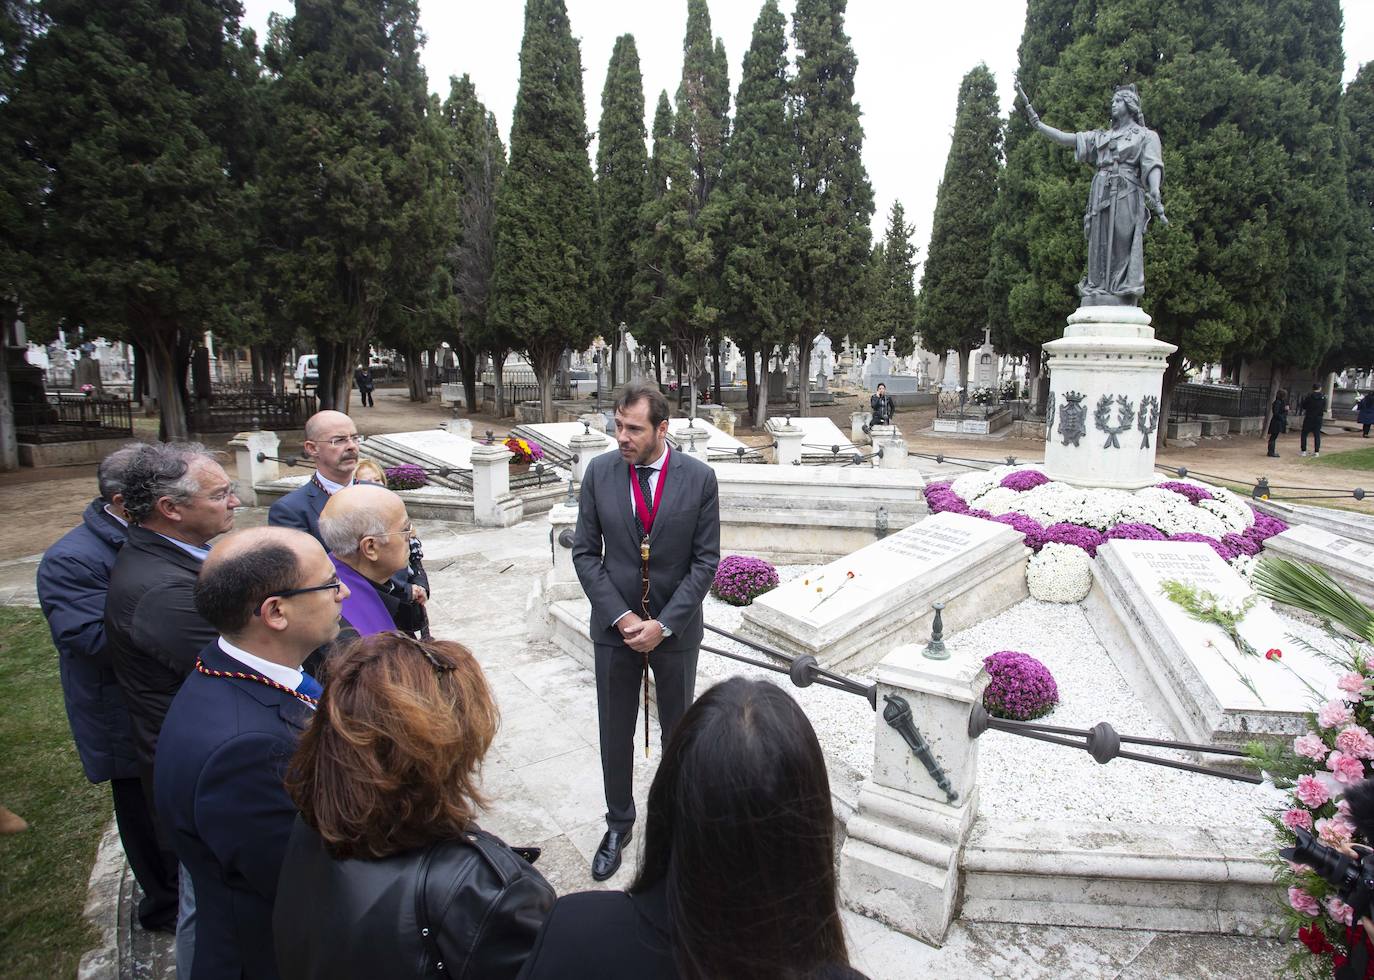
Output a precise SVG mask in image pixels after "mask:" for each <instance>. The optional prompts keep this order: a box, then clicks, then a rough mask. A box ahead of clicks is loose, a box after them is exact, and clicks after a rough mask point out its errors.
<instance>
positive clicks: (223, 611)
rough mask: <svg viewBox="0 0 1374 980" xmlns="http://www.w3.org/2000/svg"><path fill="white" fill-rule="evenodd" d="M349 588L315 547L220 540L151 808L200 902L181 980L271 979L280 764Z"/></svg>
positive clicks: (306, 539) (267, 537) (282, 798)
mask: <svg viewBox="0 0 1374 980" xmlns="http://www.w3.org/2000/svg"><path fill="white" fill-rule="evenodd" d="M347 595H348V587H347V586H346V585H344V584H343V583H341V582H340V581H339V579H338V576H337V575H335V573H334V565H333V563H332V562H330V560H329V556H328V555H327V554H326V553H325V551H324V548H323V547H321V546H320V543H319V542H318V541H316V540H315V539H314V538H312V537H310V536H309V535H307V534H304V533H303V532H300V531H295V530H289V529H286V528H273V527H264V528H252V529H249V530H245V531H239V532H236V533H234V534H230V535H228V536H227V537H225V538H224V539H223V540H221V541H220V542H218V543H217V544H216V546H215V550H214V551H213V552H212V553H211V555H210V557H208V558H207V559H206V560H205V564H204V567H203V568H202V569H201V573H200V578H199V579H198V581H197V582H196V608H197V609H198V610H200V613H201V615H202V616H204V617H205V618H206V619H207V620H208V621H209V622H210V623H211V624H213V625H214V626H215V628H216V629H218V630H219V631H220V636H219V639H218V640H216V641H215V642H213V643H211V644H210V645H209V646H207V647H205V649H204V650H202V651H201V652H200V656H199V658H198V660H197V663H196V667H195V671H194V672H193V673H192V674H191V676H190V677H188V678H187V679H186V683H184V684H183V685H182V686H181V690H180V691H178V692H177V696H176V699H175V700H174V701H173V702H172V707H171V709H170V710H169V711H168V712H167V718H166V721H165V722H164V723H163V726H162V738H161V739H160V740H159V742H158V751H157V764H156V769H155V773H154V782H155V797H156V801H157V811H158V815H159V817H160V819H161V820H162V822H163V826H164V827H165V828H166V829H167V831H168V833H169V834H170V835H171V838H172V846H173V847H174V848H175V850H176V853H177V857H178V859H179V860H180V861H181V863H182V865H183V866H184V867H185V868H186V869H187V871H188V872H189V873H190V875H191V881H192V885H193V887H194V890H195V895H196V916H197V918H196V943H195V955H194V959H193V961H192V964H191V970H190V977H191V980H220V978H223V980H238V978H240V977H245V978H258V977H264V978H273V977H276V976H277V966H276V960H275V957H274V954H273V948H274V947H273V941H272V905H273V902H274V901H275V899H276V893H277V876H278V874H279V873H280V871H281V864H282V857H283V855H284V853H285V850H286V842H287V838H288V837H290V835H291V824H292V822H293V821H294V819H295V815H296V808H295V806H294V805H293V804H292V803H291V799H290V797H289V796H287V793H286V788H285V785H284V782H283V780H284V776H285V772H286V766H287V763H288V761H289V760H290V758H291V754H292V752H294V751H295V747H296V739H297V737H298V735H299V733H300V732H301V731H302V730H303V729H304V728H305V725H306V723H307V721H308V720H309V718H310V715H311V713H312V712H313V711H314V709H315V705H316V702H317V699H318V697H319V694H320V689H319V684H318V683H317V682H316V681H315V680H314V678H312V677H311V676H310V675H309V674H304V673H302V671H301V669H300V665H301V664H302V663H303V662H304V661H305V659H306V657H308V656H309V655H310V653H311V651H313V650H314V649H315V648H316V647H319V646H321V645H322V644H325V643H328V642H329V641H330V640H332V639H333V638H334V636H335V635H336V634H337V633H338V629H339V604H340V603H341V602H342V600H343V599H344V598H345V597H347Z"/></svg>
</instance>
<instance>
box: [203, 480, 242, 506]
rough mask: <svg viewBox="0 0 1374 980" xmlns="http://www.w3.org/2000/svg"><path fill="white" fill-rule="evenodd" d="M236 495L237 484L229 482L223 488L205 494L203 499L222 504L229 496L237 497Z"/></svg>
mask: <svg viewBox="0 0 1374 980" xmlns="http://www.w3.org/2000/svg"><path fill="white" fill-rule="evenodd" d="M238 495H239V485H238V484H237V483H230V484H229V485H228V486H227V487H225V488H224V489H223V490H216V491H215V492H214V493H208V494H206V495H205V499H206V500H208V501H210V502H211V503H215V504H222V503H224V502H225V501H226V500H228V499H229V498H230V497H237V496H238Z"/></svg>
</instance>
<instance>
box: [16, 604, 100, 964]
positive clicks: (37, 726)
mask: <svg viewBox="0 0 1374 980" xmlns="http://www.w3.org/2000/svg"><path fill="white" fill-rule="evenodd" d="M0 703H3V704H4V706H5V709H4V711H3V712H0V758H2V759H3V760H4V762H3V765H0V803H3V804H4V805H5V806H7V807H9V808H10V809H11V810H13V811H14V812H15V813H17V814H19V815H20V816H21V817H23V818H24V819H25V820H27V821H28V822H29V829H28V830H26V831H24V832H23V833H19V834H11V835H7V836H3V837H0V950H3V952H0V976H3V977H72V976H75V975H76V965H77V962H78V961H79V960H80V958H81V954H82V953H84V952H85V951H86V950H88V949H90V948H91V947H92V946H94V945H95V944H96V942H97V941H98V939H99V937H98V935H97V934H96V932H95V930H93V929H91V928H90V926H89V925H88V924H87V923H86V921H85V919H83V918H82V916H81V912H82V908H83V906H84V905H85V903H86V883H87V880H88V879H89V877H90V873H91V864H92V863H93V862H94V861H95V851H96V846H97V845H98V844H99V842H100V834H101V831H102V829H103V828H104V826H105V823H106V822H107V821H108V820H109V819H110V815H111V813H112V812H113V805H112V804H111V802H110V790H109V787H108V786H107V785H105V784H101V785H99V786H92V785H91V784H90V783H88V782H87V781H86V777H85V775H84V774H83V773H82V771H81V762H80V760H79V759H78V758H77V755H76V746H75V745H74V744H73V742H72V735H71V730H70V729H69V728H68V727H67V712H66V709H65V708H64V707H63V704H62V687H61V685H60V683H59V682H58V677H57V653H56V652H55V651H54V650H53V648H52V643H51V641H50V640H49V638H48V627H47V624H46V623H45V622H44V621H43V616H42V614H41V613H39V611H38V610H37V609H20V608H12V607H4V608H0Z"/></svg>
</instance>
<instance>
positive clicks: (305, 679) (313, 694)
mask: <svg viewBox="0 0 1374 980" xmlns="http://www.w3.org/2000/svg"><path fill="white" fill-rule="evenodd" d="M296 690H298V691H300V692H301V693H302V694H304V695H305V696H306V697H308V698H316V699H318V698H319V696H320V695H321V694H323V693H324V688H322V687H321V686H320V682H319V681H317V680H315V678H313V677H311V676H310V675H309V674H307V673H306V672H305V671H301V682H300V683H299V684H297V685H296Z"/></svg>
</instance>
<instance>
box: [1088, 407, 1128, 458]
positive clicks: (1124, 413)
mask: <svg viewBox="0 0 1374 980" xmlns="http://www.w3.org/2000/svg"><path fill="white" fill-rule="evenodd" d="M1113 402H1115V403H1116V407H1117V410H1118V413H1119V414H1118V418H1119V419H1120V422H1119V423H1118V424H1117V425H1112V424H1111V420H1112V403H1113ZM1093 423H1094V424H1095V425H1096V426H1097V428H1098V430H1099V431H1101V432H1105V433H1107V441H1106V442H1104V443H1103V444H1102V448H1103V449H1108V448H1111V447H1115V448H1117V449H1120V448H1121V443H1120V442H1118V441H1117V438H1116V437H1117V436H1119V435H1121V433H1123V432H1128V431H1130V428H1131V426H1132V425H1134V424H1135V409H1134V408H1133V407H1131V400H1130V399H1129V398H1127V397H1126V396H1125V395H1103V396H1102V397H1101V398H1099V399H1098V400H1097V408H1096V410H1094V411H1093Z"/></svg>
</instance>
